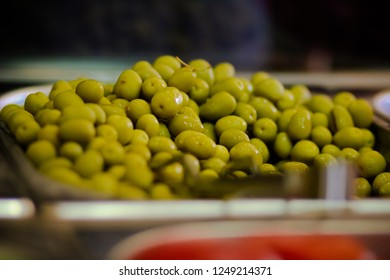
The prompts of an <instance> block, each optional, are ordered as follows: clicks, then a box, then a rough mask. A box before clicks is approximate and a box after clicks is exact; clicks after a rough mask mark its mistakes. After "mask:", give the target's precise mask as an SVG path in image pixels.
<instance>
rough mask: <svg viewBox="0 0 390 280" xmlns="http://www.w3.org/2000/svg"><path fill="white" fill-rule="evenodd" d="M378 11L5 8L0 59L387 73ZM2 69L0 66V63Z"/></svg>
mask: <svg viewBox="0 0 390 280" xmlns="http://www.w3.org/2000/svg"><path fill="white" fill-rule="evenodd" d="M385 3H386V2H385V1H364V0H324V1H310V0H210V1H208V0H186V1H181V0H165V1H161V0H133V1H129V0H112V1H104V0H59V1H48V0H42V1H28V0H20V1H9V2H7V5H8V8H7V9H3V15H2V17H1V19H0V21H1V22H0V26H1V27H0V28H1V34H2V42H1V44H0V59H9V58H10V57H11V58H12V57H18V56H32V57H34V56H35V57H47V56H54V57H58V56H59V57H67V56H69V57H91V58H94V57H96V58H101V57H104V58H107V57H108V58H118V57H119V58H121V57H124V58H133V59H153V58H154V57H156V56H157V55H160V54H165V53H169V54H172V55H178V56H180V57H181V58H182V59H184V60H189V59H193V58H199V57H201V58H205V59H208V60H209V61H210V62H212V63H216V62H219V61H230V62H232V63H234V65H235V66H236V67H237V68H238V69H241V70H253V69H263V68H266V69H269V70H285V71H292V70H332V69H339V68H378V67H383V68H384V67H390V51H389V50H390V36H389V32H388V27H387V26H388V23H387V16H388V15H387V13H388V12H387V11H388V10H387V9H386V7H385ZM0 63H1V61H0Z"/></svg>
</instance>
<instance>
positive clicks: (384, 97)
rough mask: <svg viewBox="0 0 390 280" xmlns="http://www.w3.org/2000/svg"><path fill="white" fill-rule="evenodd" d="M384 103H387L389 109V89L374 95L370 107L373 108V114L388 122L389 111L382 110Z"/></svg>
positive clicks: (389, 119) (389, 117)
mask: <svg viewBox="0 0 390 280" xmlns="http://www.w3.org/2000/svg"><path fill="white" fill-rule="evenodd" d="M384 102H388V104H389V109H390V89H387V90H383V91H381V92H379V93H377V94H375V95H374V97H373V98H372V106H373V108H374V112H375V113H376V114H377V115H379V116H380V117H382V118H384V119H385V120H387V121H390V110H389V111H386V110H384V108H383V103H384Z"/></svg>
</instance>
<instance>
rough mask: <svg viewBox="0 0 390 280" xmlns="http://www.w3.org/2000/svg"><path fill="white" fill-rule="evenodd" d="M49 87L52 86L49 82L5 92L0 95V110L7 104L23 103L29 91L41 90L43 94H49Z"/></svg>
mask: <svg viewBox="0 0 390 280" xmlns="http://www.w3.org/2000/svg"><path fill="white" fill-rule="evenodd" d="M51 88H52V85H51V84H46V85H37V86H30V87H22V88H18V89H15V90H11V91H8V92H5V93H3V94H1V95H0V110H1V109H3V107H4V106H6V105H8V104H18V105H23V103H24V100H25V99H26V97H27V95H29V94H30V93H35V92H38V91H41V92H43V93H45V94H49V92H50V90H51Z"/></svg>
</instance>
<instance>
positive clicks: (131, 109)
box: [0, 55, 390, 199]
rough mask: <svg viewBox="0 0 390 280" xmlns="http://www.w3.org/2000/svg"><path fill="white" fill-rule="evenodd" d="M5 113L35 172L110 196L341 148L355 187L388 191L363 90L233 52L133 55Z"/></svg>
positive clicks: (179, 193) (329, 160)
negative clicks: (114, 73)
mask: <svg viewBox="0 0 390 280" xmlns="http://www.w3.org/2000/svg"><path fill="white" fill-rule="evenodd" d="M0 117H1V118H2V119H3V120H4V122H5V123H6V124H7V126H8V128H9V130H10V131H11V132H12V134H13V135H14V137H15V139H16V141H17V142H18V143H19V144H20V145H21V147H22V148H23V149H24V151H25V154H26V156H27V158H28V159H29V160H30V161H31V163H32V164H33V165H34V166H35V167H36V168H37V169H38V170H39V171H40V172H41V173H42V174H44V175H45V176H47V177H49V178H52V179H54V180H57V181H61V182H63V183H66V184H70V185H73V186H75V187H78V188H85V189H91V190H94V191H98V192H103V193H104V194H105V195H107V196H109V197H112V198H120V199H187V198H198V197H199V196H198V193H197V186H200V185H202V184H204V183H210V182H213V181H215V180H220V179H223V178H229V179H236V180H240V179H241V178H246V177H249V176H253V175H277V176H283V175H284V174H285V173H286V172H297V173H305V172H308V170H309V169H310V168H321V167H324V166H330V165H333V164H337V163H338V162H339V161H340V159H342V160H347V161H350V162H353V163H354V164H355V166H356V170H357V174H358V178H356V180H355V181H354V191H355V196H356V197H367V196H388V195H389V194H390V172H387V164H386V160H385V158H384V157H383V156H382V155H381V154H380V153H379V152H378V151H376V150H375V148H374V144H375V136H374V134H373V133H372V131H371V130H370V127H371V125H372V123H373V118H374V113H373V109H372V107H371V105H370V103H369V102H368V101H366V100H364V99H362V98H358V97H357V96H355V95H354V94H353V93H351V92H347V91H343V92H338V93H337V94H336V95H335V96H333V97H332V96H329V95H326V94H324V93H315V92H312V91H311V90H310V89H309V88H308V87H306V86H305V85H301V84H296V85H293V86H289V87H286V86H285V85H283V84H282V83H281V82H280V81H279V80H278V79H276V78H275V77H273V76H271V75H270V74H269V73H267V72H263V71H258V72H255V73H253V74H252V75H251V76H250V77H240V76H239V75H238V74H237V73H236V70H235V67H234V66H233V65H232V64H231V63H229V62H221V63H218V64H217V65H214V66H213V65H211V64H210V63H209V62H208V61H206V60H204V59H194V60H192V61H189V62H188V63H184V62H183V61H181V60H180V59H179V58H177V57H175V56H172V55H161V56H159V57H157V58H156V59H155V60H154V61H152V62H149V61H146V60H140V61H137V62H136V63H135V64H134V65H132V66H131V67H130V68H129V69H125V70H124V71H123V72H122V73H121V74H120V75H119V77H118V78H117V80H116V81H115V82H113V83H112V84H110V83H102V82H100V81H97V80H94V79H89V78H79V79H75V80H58V81H56V82H55V83H54V84H53V85H52V88H51V90H50V92H49V93H48V94H45V93H43V92H34V93H30V94H29V95H28V96H27V97H26V99H25V101H24V104H23V105H17V104H8V105H6V106H5V107H3V109H2V110H1V112H0ZM234 163H240V164H234ZM232 166H235V168H232ZM210 185H211V186H212V184H210Z"/></svg>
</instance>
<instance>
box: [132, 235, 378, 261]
mask: <svg viewBox="0 0 390 280" xmlns="http://www.w3.org/2000/svg"><path fill="white" fill-rule="evenodd" d="M126 259H138V260H250V259H267V260H275V259H284V260H357V259H375V257H374V254H373V253H372V252H371V251H370V250H368V249H367V248H365V247H364V246H363V245H362V244H361V243H360V242H359V241H358V240H357V239H356V238H353V237H348V236H340V235H275V236H270V235H267V236H244V237H234V238H204V239H188V240H182V241H175V242H167V243H160V244H156V245H155V246H151V247H148V248H145V249H143V250H140V251H138V252H135V253H131V254H128V255H127V257H126Z"/></svg>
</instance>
